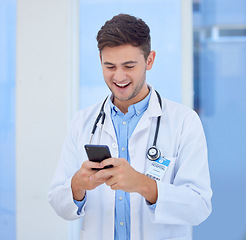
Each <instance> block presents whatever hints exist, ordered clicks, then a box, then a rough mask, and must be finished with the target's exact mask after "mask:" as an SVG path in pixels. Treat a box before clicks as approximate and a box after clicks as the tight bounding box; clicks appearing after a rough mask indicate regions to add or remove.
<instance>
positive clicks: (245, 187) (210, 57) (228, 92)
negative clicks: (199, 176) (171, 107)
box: [194, 0, 246, 240]
mask: <svg viewBox="0 0 246 240" xmlns="http://www.w3.org/2000/svg"><path fill="white" fill-rule="evenodd" d="M196 14H197V13H196ZM199 14H200V15H201V16H200V17H201V18H200V19H202V21H201V22H200V26H211V27H213V26H215V25H217V24H220V25H221V26H224V27H228V25H230V28H233V27H238V26H241V25H243V24H245V23H246V1H245V0H234V1H228V0H223V1H222V0H213V1H212V0H206V1H204V2H202V5H201V12H200V13H199ZM197 41H198V39H197ZM196 44H198V45H199V46H198V47H197V48H196V49H195V50H196V53H195V54H196V58H195V62H194V65H195V69H196V70H197V72H196V75H195V76H196V79H195V81H196V82H197V85H196V88H195V91H196V95H195V96H196V101H199V104H197V102H196V103H195V104H196V106H197V110H198V111H199V115H200V117H201V119H202V122H203V125H204V128H205V133H206V137H207V142H208V150H209V164H210V172H211V180H212V188H213V191H214V196H213V199H212V203H213V212H212V214H211V216H210V217H209V219H208V220H207V221H206V222H205V223H204V224H202V225H201V226H199V227H197V228H195V229H194V236H195V237H194V239H199V240H207V239H210V240H217V239H223V240H232V239H233V240H245V239H246V221H245V215H246V204H245V203H246V174H245V169H246V161H245V156H246V147H245V136H246V31H245V36H238V37H237V36H230V35H228V36H227V37H223V36H219V37H218V38H216V39H214V38H213V37H207V38H204V39H201V40H200V42H199V43H196Z"/></svg>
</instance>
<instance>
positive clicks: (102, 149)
mask: <svg viewBox="0 0 246 240" xmlns="http://www.w3.org/2000/svg"><path fill="white" fill-rule="evenodd" d="M84 147H85V151H86V153H87V156H88V158H89V160H90V161H93V162H101V161H103V160H104V159H107V158H111V154H110V151H109V148H108V146H107V145H92V144H86V145H85V146H84ZM110 167H113V166H112V165H109V166H105V167H104V169H105V168H110ZM93 170H100V169H93Z"/></svg>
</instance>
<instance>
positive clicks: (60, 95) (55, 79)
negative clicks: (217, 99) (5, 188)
mask: <svg viewBox="0 0 246 240" xmlns="http://www.w3.org/2000/svg"><path fill="white" fill-rule="evenodd" d="M76 2H77V1H72V0H70V1H69V0H35V1H31V0H17V53H16V54H17V56H16V61H17V71H16V78H17V79H16V182H17V185H16V188H17V239H18V240H34V239H35V240H44V239H45V240H49V239H59V240H62V239H64V240H65V239H67V238H68V224H67V222H66V221H65V220H63V219H61V218H60V217H58V216H57V215H56V214H55V212H54V211H53V209H52V208H51V207H50V205H49V204H48V202H47V189H48V186H49V184H50V182H51V179H52V176H53V174H54V171H55V168H56V164H57V161H58V159H59V155H60V151H61V147H62V143H63V141H64V138H65V134H66V131H67V125H68V121H69V118H70V115H71V114H72V112H73V111H74V108H76V106H77V105H76V103H77V100H76V96H77V95H76V92H75V93H73V91H74V89H76V86H74V88H73V86H72V85H71V84H72V83H73V80H75V81H76V79H78V75H77V72H76V69H77V70H78V68H76V64H74V61H75V63H76V61H77V59H76V55H73V53H74V52H76V47H77V46H76V36H77V35H76V34H77V32H76V31H77V30H76V29H73V28H72V27H71V26H76V25H72V24H73V19H74V9H73V7H74V6H73V3H76ZM75 9H76V8H75ZM73 31H75V32H73ZM73 37H75V38H73ZM74 39H75V40H74ZM72 64H73V66H75V68H74V69H75V71H74V70H73V68H72ZM75 85H76V84H75ZM77 89H78V88H77ZM73 99H75V101H73ZM72 106H73V107H72Z"/></svg>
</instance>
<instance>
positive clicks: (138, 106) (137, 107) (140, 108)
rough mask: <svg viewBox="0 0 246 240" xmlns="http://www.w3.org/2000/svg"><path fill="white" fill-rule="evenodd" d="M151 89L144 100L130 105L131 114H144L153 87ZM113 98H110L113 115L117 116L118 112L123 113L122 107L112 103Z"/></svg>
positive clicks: (129, 111)
mask: <svg viewBox="0 0 246 240" xmlns="http://www.w3.org/2000/svg"><path fill="white" fill-rule="evenodd" d="M149 89H150V91H149V94H148V95H147V96H146V97H145V98H144V99H143V100H142V101H140V102H138V103H135V104H133V105H130V106H129V107H128V113H130V114H131V115H134V114H136V115H137V116H138V115H140V114H142V113H143V112H144V111H145V110H146V109H147V108H148V105H149V100H150V96H151V91H152V88H149ZM112 99H113V98H110V100H109V104H110V108H111V114H112V116H115V115H116V114H122V113H121V111H120V109H118V108H117V107H116V106H115V105H114V104H113V103H112Z"/></svg>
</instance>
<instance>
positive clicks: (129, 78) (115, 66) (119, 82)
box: [100, 45, 155, 112]
mask: <svg viewBox="0 0 246 240" xmlns="http://www.w3.org/2000/svg"><path fill="white" fill-rule="evenodd" d="M100 57H101V64H102V70H103V76H104V80H105V82H106V84H107V85H108V87H109V89H110V90H111V92H112V94H113V96H114V104H115V105H116V106H117V107H119V109H120V110H121V111H123V112H126V111H127V109H128V106H129V105H131V104H134V103H137V102H139V101H141V100H142V99H144V98H145V97H146V96H147V95H148V92H149V90H148V87H147V84H146V70H150V69H151V68H152V65H153V62H154V58H155V52H154V51H152V52H151V53H150V55H149V57H148V59H147V60H145V58H144V55H143V52H142V51H141V49H140V48H139V47H133V46H131V45H122V46H118V47H105V48H103V50H102V51H101V55H100Z"/></svg>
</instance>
